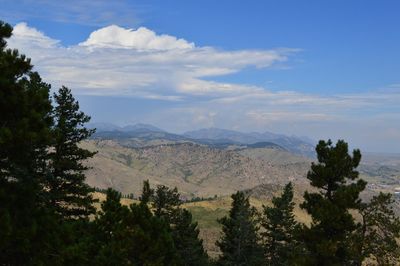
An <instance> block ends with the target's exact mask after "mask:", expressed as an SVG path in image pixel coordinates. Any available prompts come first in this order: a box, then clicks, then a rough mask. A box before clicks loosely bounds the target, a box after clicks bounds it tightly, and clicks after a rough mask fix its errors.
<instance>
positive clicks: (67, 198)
mask: <svg viewBox="0 0 400 266" xmlns="http://www.w3.org/2000/svg"><path fill="white" fill-rule="evenodd" d="M54 99H55V103H56V106H55V108H54V120H55V125H54V127H53V132H54V144H53V145H54V152H52V153H51V154H50V156H51V168H52V171H53V172H52V175H51V178H49V183H48V185H49V194H50V196H51V204H52V205H53V206H54V208H56V210H57V212H58V213H59V214H60V215H61V216H63V217H64V218H87V217H88V215H89V214H93V213H94V211H95V209H94V206H93V198H92V196H91V194H90V192H93V191H94V190H93V189H92V188H90V187H89V186H88V185H87V184H86V183H85V182H84V181H85V175H84V171H85V170H87V169H88V167H87V166H85V165H84V162H85V160H87V159H88V158H91V157H92V156H93V155H94V154H95V153H94V152H90V151H88V150H86V149H83V148H81V147H80V146H79V143H80V142H81V141H82V140H85V139H87V138H89V137H90V136H91V135H92V134H93V133H94V130H93V129H87V128H86V127H84V126H85V123H87V122H89V121H90V117H89V116H87V115H85V114H84V113H83V112H81V111H80V110H79V103H78V102H77V101H76V100H75V99H74V97H73V96H72V93H71V90H70V89H68V88H66V87H64V86H63V87H62V88H61V89H59V91H58V93H56V94H54Z"/></svg>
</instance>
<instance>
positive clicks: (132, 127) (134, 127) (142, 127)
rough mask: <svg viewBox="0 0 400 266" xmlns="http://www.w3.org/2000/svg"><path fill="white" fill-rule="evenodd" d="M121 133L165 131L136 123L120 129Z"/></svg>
mask: <svg viewBox="0 0 400 266" xmlns="http://www.w3.org/2000/svg"><path fill="white" fill-rule="evenodd" d="M121 130H122V131H124V132H129V131H143V130H147V131H153V132H165V130H162V129H160V128H158V127H156V126H153V125H150V124H144V123H137V124H134V125H127V126H124V127H122V128H121Z"/></svg>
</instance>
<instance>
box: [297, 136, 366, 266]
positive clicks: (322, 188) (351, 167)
mask: <svg viewBox="0 0 400 266" xmlns="http://www.w3.org/2000/svg"><path fill="white" fill-rule="evenodd" d="M316 151H317V156H318V163H312V165H311V170H310V171H309V172H308V174H307V178H308V179H309V180H310V183H311V185H312V186H313V187H315V188H316V189H318V192H316V193H309V192H305V194H304V202H303V203H302V204H301V207H302V208H303V209H305V210H306V211H307V212H308V213H309V214H310V215H311V217H312V224H311V226H310V227H306V226H304V229H303V232H302V237H303V240H304V242H305V245H306V248H307V250H308V252H309V256H308V257H307V258H308V264H311V265H349V264H351V263H352V261H353V260H354V252H353V251H352V247H351V244H350V242H351V237H352V232H354V230H356V229H357V228H358V227H359V226H360V225H359V224H358V223H356V221H355V219H354V217H353V216H352V214H351V213H350V210H352V209H353V210H354V209H357V208H359V206H360V203H361V200H360V199H359V194H360V192H361V191H363V190H364V188H365V185H366V182H365V181H363V180H362V179H359V177H358V172H357V171H356V170H355V169H356V168H357V166H358V164H359V163H360V160H361V153H360V151H359V150H354V151H353V156H351V155H349V154H348V145H347V143H346V142H344V141H343V140H339V141H338V142H337V143H336V146H333V145H332V142H331V141H330V140H329V141H327V142H325V141H323V140H321V141H320V142H319V143H318V145H317V147H316Z"/></svg>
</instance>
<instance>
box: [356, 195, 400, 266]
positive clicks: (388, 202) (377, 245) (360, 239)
mask: <svg viewBox="0 0 400 266" xmlns="http://www.w3.org/2000/svg"><path fill="white" fill-rule="evenodd" d="M393 203H394V199H393V197H392V195H391V194H389V193H382V192H381V193H379V194H378V195H376V196H374V197H373V198H372V199H371V201H370V202H368V203H362V206H361V208H360V214H361V216H362V226H361V228H360V229H359V231H358V232H357V234H358V235H356V236H355V237H354V240H355V242H354V243H353V246H354V247H359V250H358V254H359V258H360V260H359V261H358V265H361V264H362V261H363V259H365V258H372V259H374V260H375V261H376V262H377V263H378V265H395V264H396V262H398V261H399V257H400V247H399V244H398V239H399V238H400V219H399V217H398V216H397V215H396V214H395V212H394V210H393Z"/></svg>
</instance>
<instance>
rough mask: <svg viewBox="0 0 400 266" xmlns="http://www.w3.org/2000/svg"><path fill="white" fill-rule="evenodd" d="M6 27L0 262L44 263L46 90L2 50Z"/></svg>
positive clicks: (1, 77) (0, 118) (48, 218)
mask: <svg viewBox="0 0 400 266" xmlns="http://www.w3.org/2000/svg"><path fill="white" fill-rule="evenodd" d="M11 34H12V27H11V26H10V25H8V24H6V23H3V22H1V21H0V224H1V226H2V228H1V230H0V239H1V240H0V261H1V262H2V263H3V264H5V265H26V264H29V263H30V264H44V263H46V262H47V263H49V261H50V260H51V258H53V260H54V261H56V259H55V258H54V257H52V254H53V252H54V251H55V250H56V249H57V247H56V245H55V241H56V239H57V237H56V236H55V235H54V234H53V232H54V231H53V230H52V229H53V227H54V226H55V225H56V223H55V222H54V219H53V218H52V215H51V212H49V210H47V208H46V206H45V201H44V197H43V195H44V189H43V180H44V179H45V176H46V175H47V174H48V173H47V169H46V164H47V159H48V157H47V155H48V153H47V151H48V149H49V147H50V143H51V134H50V132H51V130H50V129H51V126H52V118H51V115H50V114H51V110H52V106H51V101H50V98H49V90H50V85H48V84H46V83H44V82H43V81H42V80H41V78H40V76H39V74H38V73H36V72H34V71H32V65H31V63H30V59H28V58H26V57H25V56H24V55H20V53H19V52H18V51H17V50H11V49H7V48H6V47H7V41H6V39H7V38H9V37H10V36H11Z"/></svg>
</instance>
